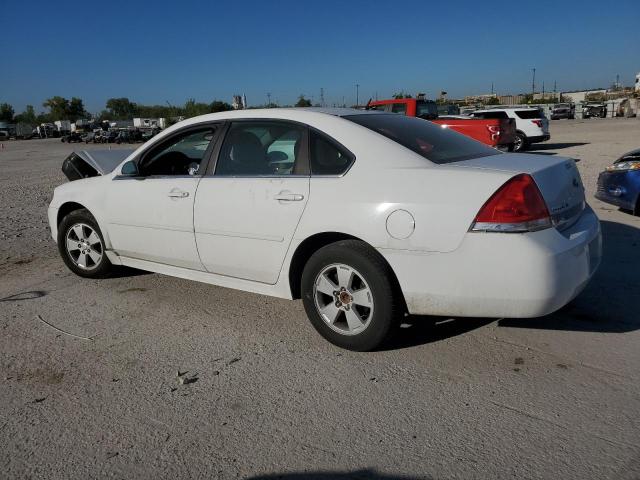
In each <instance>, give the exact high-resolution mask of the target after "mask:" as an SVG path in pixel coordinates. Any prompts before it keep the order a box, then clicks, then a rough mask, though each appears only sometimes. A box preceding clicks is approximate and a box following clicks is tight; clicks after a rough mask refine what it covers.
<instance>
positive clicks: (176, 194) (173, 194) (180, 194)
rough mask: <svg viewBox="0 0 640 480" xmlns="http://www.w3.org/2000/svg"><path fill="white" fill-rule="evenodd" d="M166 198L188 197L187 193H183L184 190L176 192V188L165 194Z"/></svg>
mask: <svg viewBox="0 0 640 480" xmlns="http://www.w3.org/2000/svg"><path fill="white" fill-rule="evenodd" d="M167 196H168V197H171V198H185V197H188V196H189V192H185V191H184V190H178V189H177V188H174V189H173V190H171V191H170V192H169V193H168V194H167Z"/></svg>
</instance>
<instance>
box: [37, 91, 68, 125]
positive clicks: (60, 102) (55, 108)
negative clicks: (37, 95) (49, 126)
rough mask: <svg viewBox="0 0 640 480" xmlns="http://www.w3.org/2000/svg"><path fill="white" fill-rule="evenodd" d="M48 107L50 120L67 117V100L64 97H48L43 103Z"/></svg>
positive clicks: (66, 118)
mask: <svg viewBox="0 0 640 480" xmlns="http://www.w3.org/2000/svg"><path fill="white" fill-rule="evenodd" d="M42 106H43V107H45V108H48V109H49V112H50V114H51V119H52V120H68V119H69V100H67V99H66V98H64V97H60V96H57V95H56V96H55V97H51V98H48V99H47V100H46V101H45V102H44V103H43V104H42Z"/></svg>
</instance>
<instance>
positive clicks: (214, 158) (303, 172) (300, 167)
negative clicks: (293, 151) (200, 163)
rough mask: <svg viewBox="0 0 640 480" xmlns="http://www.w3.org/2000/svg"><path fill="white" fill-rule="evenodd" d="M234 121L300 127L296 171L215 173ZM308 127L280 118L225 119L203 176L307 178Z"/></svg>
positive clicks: (308, 169)
mask: <svg viewBox="0 0 640 480" xmlns="http://www.w3.org/2000/svg"><path fill="white" fill-rule="evenodd" d="M234 123H285V124H289V125H296V126H298V127H301V128H302V138H301V139H300V140H301V141H302V145H301V146H300V155H299V158H296V160H295V165H294V167H293V169H294V170H297V173H291V174H288V175H276V174H272V175H216V174H215V173H216V167H217V166H218V160H219V158H220V152H221V151H222V145H224V140H225V139H226V138H227V134H228V133H229V130H230V129H231V125H232V124H234ZM309 128H310V127H309V125H307V124H306V123H302V122H296V121H295V120H287V119H282V118H238V119H232V120H227V121H226V122H225V126H224V127H223V128H222V129H221V131H220V137H219V138H218V139H217V144H216V146H215V148H214V149H213V151H212V154H211V161H210V162H209V164H208V166H207V170H206V172H205V174H204V176H205V177H207V178H309V176H310V173H311V167H310V164H309Z"/></svg>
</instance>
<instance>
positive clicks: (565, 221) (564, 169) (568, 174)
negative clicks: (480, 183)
mask: <svg viewBox="0 0 640 480" xmlns="http://www.w3.org/2000/svg"><path fill="white" fill-rule="evenodd" d="M449 166H451V167H458V168H478V169H485V170H494V171H502V172H509V173H513V175H514V176H515V175H517V174H520V173H528V174H529V175H531V176H532V177H533V179H534V180H535V182H536V184H537V186H538V188H539V189H540V193H542V196H543V198H544V200H545V203H546V204H547V208H548V209H549V213H550V214H551V220H552V222H553V224H554V226H556V227H557V228H558V229H563V228H567V227H569V226H571V225H572V224H573V223H575V221H576V220H577V219H578V218H579V217H580V215H581V214H582V211H583V210H584V208H585V196H584V186H583V185H582V180H581V178H580V173H579V172H578V168H577V167H576V164H575V161H574V160H573V159H571V158H565V157H555V156H553V157H552V156H547V155H527V154H521V153H520V154H508V153H505V154H501V155H491V156H488V157H480V158H474V159H471V160H464V161H461V162H455V163H451V164H449Z"/></svg>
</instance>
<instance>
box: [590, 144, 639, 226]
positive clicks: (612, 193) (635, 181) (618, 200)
mask: <svg viewBox="0 0 640 480" xmlns="http://www.w3.org/2000/svg"><path fill="white" fill-rule="evenodd" d="M596 198H597V199H599V200H602V201H603V202H606V203H610V204H612V205H616V206H618V207H620V208H623V209H625V210H630V211H632V212H633V214H634V215H640V148H639V149H637V150H634V151H632V152H629V153H626V154H624V155H623V156H622V157H620V158H619V159H618V160H616V161H615V162H614V163H613V165H609V166H608V167H607V168H606V170H605V171H604V172H602V173H600V175H599V176H598V191H597V192H596Z"/></svg>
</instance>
